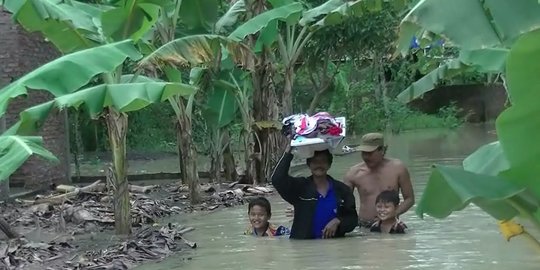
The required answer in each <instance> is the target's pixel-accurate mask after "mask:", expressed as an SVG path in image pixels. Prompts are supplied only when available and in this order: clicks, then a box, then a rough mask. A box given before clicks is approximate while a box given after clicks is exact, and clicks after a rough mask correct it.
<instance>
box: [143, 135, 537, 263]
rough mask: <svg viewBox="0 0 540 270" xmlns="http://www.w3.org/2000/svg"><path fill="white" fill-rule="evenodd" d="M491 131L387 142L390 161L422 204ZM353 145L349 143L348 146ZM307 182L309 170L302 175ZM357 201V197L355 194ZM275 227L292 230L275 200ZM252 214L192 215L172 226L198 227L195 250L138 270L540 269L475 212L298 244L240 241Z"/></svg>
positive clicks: (336, 168)
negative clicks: (433, 173)
mask: <svg viewBox="0 0 540 270" xmlns="http://www.w3.org/2000/svg"><path fill="white" fill-rule="evenodd" d="M493 129H494V128H493V126H490V125H481V126H465V127H462V128H459V129H456V130H451V131H441V130H429V131H427V130H424V131H415V132H408V133H402V134H399V135H390V136H388V137H387V142H388V144H389V150H388V155H389V156H391V157H395V158H399V159H401V160H403V161H404V162H405V163H406V164H407V165H408V166H409V170H410V173H411V176H412V180H413V185H414V190H415V193H416V197H417V201H419V200H420V197H421V196H422V192H423V190H424V188H425V185H426V182H427V177H428V176H429V174H430V166H431V165H432V164H434V163H438V164H446V165H459V164H460V163H461V161H462V160H463V159H464V158H465V157H466V156H467V155H468V154H470V153H472V152H473V151H474V150H475V149H476V148H477V147H479V146H480V145H482V144H485V143H487V142H491V141H493V140H495V139H496V138H495V135H493V134H492V133H491V132H489V131H491V130H493ZM353 141H354V139H352V138H350V139H349V143H353ZM359 160H360V154H359V153H358V154H357V153H355V154H350V155H347V156H342V157H336V158H335V159H334V165H333V167H332V169H331V172H330V173H331V174H332V175H333V176H334V177H336V178H338V179H342V178H343V176H344V174H345V172H346V170H347V169H348V168H349V167H350V166H352V165H353V164H355V163H357V162H359ZM297 173H298V174H307V173H308V172H307V171H306V170H301V171H299V172H297ZM355 195H356V194H355ZM271 201H272V212H273V216H272V220H271V221H272V222H274V223H278V224H285V225H287V226H290V225H291V221H290V218H288V217H286V216H285V209H286V208H287V207H288V206H289V205H288V204H287V203H286V202H284V201H283V200H282V199H281V198H280V197H279V196H273V197H272V198H271ZM246 208H247V206H240V207H236V208H231V209H225V210H219V211H216V212H215V213H205V214H197V213H195V214H193V215H190V216H183V217H181V218H177V219H176V220H173V221H175V222H179V223H181V224H187V225H190V226H194V227H195V228H196V231H194V232H192V233H190V234H189V236H188V238H190V239H192V240H195V241H196V242H197V243H198V248H197V249H195V250H190V251H188V253H182V254H177V255H174V256H172V257H169V258H167V259H165V260H164V261H162V262H159V263H152V264H146V265H144V266H140V267H138V268H137V269H138V270H145V269H147V270H162V269H163V270H165V269H221V270H225V269H325V270H326V269H385V270H388V269H437V270H444V269H475V270H484V269H490V270H491V269H516V270H517V269H519V270H528V269H539V265H540V257H539V256H538V253H536V251H535V250H533V249H532V248H530V246H529V243H528V242H527V241H526V240H523V239H522V238H520V237H515V238H513V239H512V240H511V241H510V242H506V240H505V239H504V238H503V237H502V236H501V235H500V233H499V231H498V227H497V223H496V221H495V220H494V219H493V218H491V217H490V216H488V215H487V214H485V213H483V212H482V211H481V210H480V209H478V208H476V207H475V206H472V205H471V206H469V207H467V208H466V209H465V210H463V211H460V212H457V213H454V214H452V215H451V216H450V217H448V218H447V219H443V220H438V219H434V218H431V217H429V216H427V217H426V218H425V219H423V220H422V219H420V218H419V217H417V216H416V214H415V212H414V210H415V207H414V206H413V208H412V209H411V210H409V212H407V213H406V214H405V215H403V216H402V221H404V222H405V223H406V224H407V225H408V227H409V230H408V233H407V234H405V235H381V234H371V233H369V232H364V231H358V229H356V230H355V231H354V232H353V234H352V235H351V236H349V237H346V238H341V239H332V240H307V241H298V240H296V241H294V240H290V239H288V238H278V239H269V238H254V237H251V236H244V235H242V233H243V231H244V230H245V228H246V226H247V214H246V210H247V209H246Z"/></svg>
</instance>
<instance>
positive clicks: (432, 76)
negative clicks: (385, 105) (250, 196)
mask: <svg viewBox="0 0 540 270" xmlns="http://www.w3.org/2000/svg"><path fill="white" fill-rule="evenodd" d="M507 56H508V49H504V48H486V49H478V50H470V51H469V50H462V51H460V55H459V57H458V58H456V59H450V60H447V61H446V63H444V64H442V65H441V66H439V67H437V68H436V69H434V70H432V71H430V72H429V73H428V74H426V75H425V76H424V77H422V78H421V79H419V80H418V81H416V82H414V83H413V84H411V86H409V87H407V88H406V89H405V90H403V91H402V92H401V93H400V94H399V95H398V97H397V99H398V100H399V101H401V102H403V103H409V102H411V101H413V100H415V99H417V98H419V97H421V96H422V95H423V94H425V93H427V92H429V91H431V90H434V89H435V88H436V87H437V86H438V85H439V84H440V83H441V81H443V80H448V79H451V78H453V77H455V76H457V75H459V74H462V73H466V72H471V71H476V72H487V73H501V72H504V70H505V63H506V58H507Z"/></svg>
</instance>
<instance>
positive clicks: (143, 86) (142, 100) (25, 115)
mask: <svg viewBox="0 0 540 270" xmlns="http://www.w3.org/2000/svg"><path fill="white" fill-rule="evenodd" d="M196 90H197V88H196V87H194V86H191V85H187V84H181V83H167V82H146V83H126V84H102V85H98V86H94V87H91V88H87V89H83V90H80V91H77V92H75V93H71V94H67V95H63V96H61V97H57V98H55V99H54V100H52V101H49V102H46V103H43V104H40V105H37V106H34V107H30V108H28V109H26V110H24V111H22V112H21V113H20V114H19V116H20V120H19V121H18V122H17V123H16V124H15V125H14V126H13V127H11V128H10V129H9V130H8V131H6V133H7V134H10V135H12V134H22V135H26V134H32V133H34V132H36V131H37V130H38V129H39V127H40V126H41V125H42V124H43V122H44V121H45V120H46V119H47V116H48V115H49V113H50V112H51V110H52V109H53V108H58V109H63V108H65V107H74V108H79V107H80V106H84V107H85V111H86V112H88V114H89V116H90V117H91V118H93V119H96V118H98V117H99V116H100V115H101V113H102V111H103V109H104V108H106V107H109V106H110V107H113V108H115V109H116V110H117V111H119V112H130V111H136V110H140V109H142V108H144V107H146V106H148V105H150V104H152V103H157V102H162V101H165V100H167V99H168V98H170V97H172V96H174V95H182V96H186V95H191V94H193V93H194V92H195V91H196Z"/></svg>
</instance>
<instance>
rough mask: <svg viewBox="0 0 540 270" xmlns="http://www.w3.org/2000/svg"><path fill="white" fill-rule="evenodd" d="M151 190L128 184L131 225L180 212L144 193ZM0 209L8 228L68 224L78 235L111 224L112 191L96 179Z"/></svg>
mask: <svg viewBox="0 0 540 270" xmlns="http://www.w3.org/2000/svg"><path fill="white" fill-rule="evenodd" d="M154 189H156V186H147V187H141V186H134V185H130V190H132V192H131V193H130V200H131V216H132V225H133V226H134V227H140V226H142V225H143V224H153V223H155V222H156V220H157V219H159V218H162V217H165V216H169V215H171V214H177V213H181V212H182V209H181V208H180V207H178V206H174V205H173V202H170V201H167V200H160V199H156V198H152V197H151V196H149V195H147V194H145V193H148V190H154ZM58 193H61V194H58ZM0 209H2V210H3V211H2V212H3V214H4V217H5V219H6V220H7V222H8V224H9V225H11V226H12V227H18V226H22V227H32V228H35V227H40V228H43V229H48V230H50V231H55V232H64V231H66V230H67V229H68V227H69V229H70V230H69V231H72V232H73V234H79V233H84V232H86V231H88V229H89V228H90V229H92V230H93V229H95V227H96V226H97V227H99V228H100V229H101V230H104V229H112V228H113V226H114V209H113V197H112V192H111V191H108V190H107V189H106V186H105V185H104V184H101V183H100V181H97V182H95V183H93V184H91V185H88V186H85V187H81V188H78V187H73V186H66V185H60V186H57V187H56V190H55V192H53V193H52V194H49V195H47V196H43V195H41V196H36V198H35V199H34V200H16V201H15V202H12V203H9V204H8V203H0Z"/></svg>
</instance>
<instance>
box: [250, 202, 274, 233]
mask: <svg viewBox="0 0 540 270" xmlns="http://www.w3.org/2000/svg"><path fill="white" fill-rule="evenodd" d="M269 219H270V217H269V216H268V213H266V209H265V208H263V207H260V206H259V205H254V206H253V207H251V210H250V211H249V222H251V226H253V228H255V229H266V227H267V226H268V220H269Z"/></svg>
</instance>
